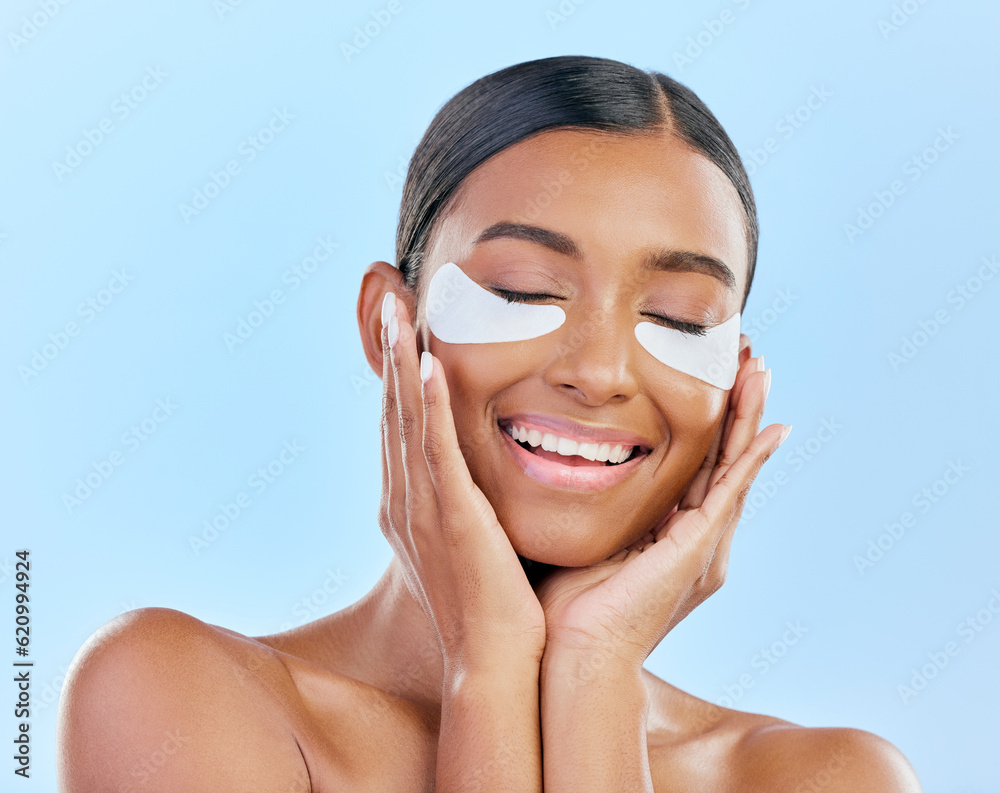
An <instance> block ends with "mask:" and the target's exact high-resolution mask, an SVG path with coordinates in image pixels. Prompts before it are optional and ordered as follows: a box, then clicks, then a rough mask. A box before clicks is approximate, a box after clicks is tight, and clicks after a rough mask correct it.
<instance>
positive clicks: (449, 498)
mask: <svg viewBox="0 0 1000 793" xmlns="http://www.w3.org/2000/svg"><path fill="white" fill-rule="evenodd" d="M424 357H425V360H426V361H428V362H429V363H424V364H423V366H424V371H425V372H426V371H427V368H426V367H428V366H430V372H429V375H428V379H427V380H424V381H422V383H421V397H422V400H423V412H424V436H423V455H424V460H425V461H426V464H427V471H428V473H429V475H430V478H431V481H432V482H433V484H434V488H435V490H436V491H437V494H438V504H439V506H440V511H441V515H442V518H443V519H444V518H447V516H451V515H456V516H457V515H460V514H462V513H463V512H465V511H467V510H468V509H469V506H470V504H473V503H475V504H477V505H479V506H480V508H482V507H483V506H484V504H483V501H485V499H484V498H482V499H481V498H479V495H480V493H479V489H478V487H477V486H476V483H475V482H474V481H473V479H472V474H471V473H470V472H469V466H468V464H467V463H466V462H465V457H464V456H463V455H462V450H461V448H460V447H459V443H458V433H457V431H456V430H455V417H454V414H453V413H452V410H451V395H450V392H449V391H448V384H447V382H446V380H445V377H444V370H443V369H442V368H441V362H440V361H438V360H437V358H435V357H434V356H433V355H432V354H431V353H430V352H429V351H428V352H426V353H424ZM467 517H473V516H467ZM480 517H486V516H480ZM494 520H495V517H494ZM460 523H461V524H463V525H476V524H479V523H481V521H476V520H471V521H470V520H464V521H460Z"/></svg>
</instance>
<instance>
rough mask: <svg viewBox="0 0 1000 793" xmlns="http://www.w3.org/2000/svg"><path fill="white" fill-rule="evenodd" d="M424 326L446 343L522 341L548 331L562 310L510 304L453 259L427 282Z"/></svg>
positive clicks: (556, 324) (555, 325) (561, 317)
mask: <svg viewBox="0 0 1000 793" xmlns="http://www.w3.org/2000/svg"><path fill="white" fill-rule="evenodd" d="M426 311H427V325H428V326H429V327H430V329H431V332H432V333H433V334H434V335H435V336H437V337H438V338H439V339H441V341H446V342H448V343H449V344H490V343H493V342H499V341H524V340H525V339H534V338H536V337H537V336H544V335H545V334H546V333H551V332H552V331H554V330H555V329H556V328H558V327H559V326H560V325H562V324H563V322H565V321H566V312H565V311H563V310H562V309H561V308H559V306H553V305H551V304H546V305H534V304H531V303H510V302H508V301H507V300H505V299H504V298H502V297H500V296H498V295H495V294H493V292H491V291H490V290H489V289H485V288H483V287H481V286H480V285H479V284H477V283H476V282H475V281H473V280H472V279H471V278H470V277H469V276H467V275H466V274H465V272H464V271H463V270H462V268H461V267H459V266H458V265H457V264H455V263H454V262H447V263H446V264H442V265H441V266H440V267H439V268H438V271H437V272H436V273H434V277H433V278H431V282H430V283H429V284H428V285H427V307H426Z"/></svg>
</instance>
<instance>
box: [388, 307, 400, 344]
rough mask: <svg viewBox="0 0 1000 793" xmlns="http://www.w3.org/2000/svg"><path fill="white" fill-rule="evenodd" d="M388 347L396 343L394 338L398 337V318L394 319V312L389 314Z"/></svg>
mask: <svg viewBox="0 0 1000 793" xmlns="http://www.w3.org/2000/svg"><path fill="white" fill-rule="evenodd" d="M388 324H389V349H392V347H393V346H394V345H395V344H396V339H398V338H399V320H398V319H396V315H395V314H391V315H390V316H389V323H388Z"/></svg>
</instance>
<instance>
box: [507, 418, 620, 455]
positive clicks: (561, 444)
mask: <svg viewBox="0 0 1000 793" xmlns="http://www.w3.org/2000/svg"><path fill="white" fill-rule="evenodd" d="M505 429H506V431H507V434H508V435H510V436H511V437H512V438H513V439H514V440H516V441H521V442H522V443H527V444H529V445H530V446H532V447H538V446H541V447H542V448H543V449H544V450H545V451H547V452H556V454H561V455H563V456H564V457H572V456H573V455H579V456H580V457H583V458H585V459H587V460H592V461H596V462H605V461H610V462H612V463H620V462H621V461H622V460H624V459H626V458H627V457H628V456H629V455H630V454H632V449H633V448H635V447H633V446H624V445H623V444H621V443H615V444H611V443H587V442H583V443H581V442H579V441H574V440H571V439H570V438H562V437H560V436H558V435H556V434H554V433H552V432H545V433H542V432H541V431H539V430H535V429H532V430H529V429H528V428H527V427H517V426H514V425H513V424H509V425H507V427H506V428H505Z"/></svg>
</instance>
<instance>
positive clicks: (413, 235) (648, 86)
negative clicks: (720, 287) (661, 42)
mask: <svg viewBox="0 0 1000 793" xmlns="http://www.w3.org/2000/svg"><path fill="white" fill-rule="evenodd" d="M555 127H570V128H572V127H576V128H581V129H591V130H599V131H603V132H608V133H613V134H619V135H621V134H630V133H638V132H649V131H656V130H661V129H662V130H665V131H668V132H670V133H672V134H674V135H676V136H677V137H678V138H680V139H681V140H683V141H684V142H685V143H687V144H688V145H689V146H691V147H693V148H694V149H696V150H697V151H699V152H700V153H702V154H704V155H705V156H706V157H707V158H708V159H709V160H711V161H712V162H713V163H715V164H716V165H717V166H718V167H719V168H720V169H722V171H723V173H725V174H726V176H727V177H728V178H729V181H730V182H732V184H733V186H734V187H735V188H736V192H737V193H738V194H739V197H740V201H741V202H742V204H743V210H744V228H745V230H746V237H747V263H748V268H747V283H746V290H745V291H744V293H743V305H745V304H746V299H747V295H749V293H750V284H751V283H752V281H753V273H754V267H755V265H756V262H757V238H758V226H757V208H756V206H755V204H754V200H753V191H752V190H751V188H750V179H749V177H748V176H747V172H746V169H744V167H743V162H742V161H741V160H740V156H739V153H738V152H737V151H736V147H735V146H734V145H733V142H732V141H731V140H730V139H729V136H728V135H727V134H726V132H725V130H724V129H723V128H722V125H721V124H719V121H718V119H716V117H715V116H714V115H712V112H711V111H710V110H709V109H708V108H707V107H706V106H705V103H704V102H702V101H701V100H700V99H699V98H698V97H697V96H696V95H695V93H694V92H693V91H692V90H691V89H690V88H688V87H687V86H684V85H681V84H680V83H679V82H677V81H676V80H673V79H671V78H670V77H667V75H665V74H661V73H660V72H655V71H652V72H644V71H642V70H641V69H637V68H636V67H634V66H630V65H629V64H626V63H622V62H620V61H615V60H611V59H609V58H595V57H590V56H586V55H560V56H556V57H552V58H540V59H538V60H533V61H525V62H524V63H518V64H515V65H513V66H508V67H506V68H503V69H500V70H499V71H496V72H493V73H492V74H488V75H486V76H485V77H482V78H480V79H478V80H476V81H475V82H474V83H472V84H470V85H468V86H466V87H465V88H463V89H462V90H461V91H459V92H458V93H457V94H455V96H453V97H452V98H451V99H449V100H448V102H446V103H445V104H444V105H443V106H442V107H441V109H440V110H439V111H438V112H437V114H436V115H435V116H434V119H433V120H432V121H431V123H430V125H429V126H428V127H427V131H426V132H425V133H424V136H423V137H422V138H421V139H420V143H418V144H417V148H416V150H415V151H414V152H413V156H412V157H411V158H410V165H409V168H408V170H407V172H406V182H405V183H404V185H403V199H402V203H401V204H400V209H399V225H398V227H397V229H396V266H397V267H398V268H399V271H400V272H401V273H402V275H403V278H404V280H405V282H406V284H407V286H409V287H410V288H411V289H412V288H413V287H414V286H415V285H416V283H417V280H418V277H419V274H420V269H421V264H422V262H423V257H424V255H425V253H426V250H427V245H428V242H429V240H430V236H431V231H432V230H433V227H434V223H435V222H436V220H437V219H438V217H439V215H440V214H441V212H442V211H443V210H445V209H446V208H447V206H448V201H449V199H450V198H451V197H452V196H453V195H454V194H455V191H456V189H457V188H458V187H459V185H461V184H462V182H463V181H464V179H465V177H467V176H468V175H469V174H470V173H472V171H473V170H475V169H476V167H478V166H479V165H482V163H484V162H485V161H486V160H487V159H489V158H490V157H492V156H493V155H494V154H497V153H499V152H501V151H503V150H504V149H506V148H507V147H509V146H512V145H514V144H515V143H518V142H520V141H522V140H524V139H525V138H527V137H529V136H530V135H533V134H535V133H537V132H541V131H542V130H546V129H553V128H555ZM743 305H741V307H740V311H741V312H742V310H743Z"/></svg>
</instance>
